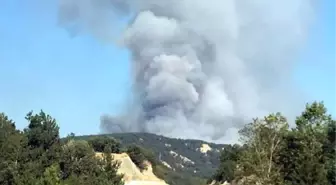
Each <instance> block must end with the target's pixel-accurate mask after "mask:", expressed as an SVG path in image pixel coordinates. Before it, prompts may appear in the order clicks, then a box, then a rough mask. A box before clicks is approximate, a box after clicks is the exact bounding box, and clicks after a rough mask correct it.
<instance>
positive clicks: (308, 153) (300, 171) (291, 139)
mask: <svg viewBox="0 0 336 185" xmlns="http://www.w3.org/2000/svg"><path fill="white" fill-rule="evenodd" d="M295 123H296V127H295V128H294V129H292V131H290V132H288V133H287V135H286V136H285V147H284V148H283V151H282V152H281V154H280V157H279V162H278V163H279V164H282V165H283V168H282V174H283V178H284V179H285V181H286V183H287V184H291V185H303V184H311V185H322V184H328V179H327V175H328V170H329V171H330V173H331V172H332V169H329V168H328V167H330V166H331V168H332V166H334V164H333V165H330V164H329V166H328V162H329V163H331V161H332V160H333V158H334V157H331V156H330V157H329V158H328V155H327V153H328V152H327V151H328V149H327V148H325V146H326V144H328V137H327V136H328V125H330V124H331V125H332V124H334V121H333V120H332V118H331V116H330V115H328V114H327V109H326V108H325V107H324V105H323V103H322V102H313V103H312V104H307V105H306V109H305V110H304V111H303V112H302V114H301V115H300V116H299V117H297V119H296V121H295ZM331 135H332V134H331ZM327 146H328V145H327ZM329 146H330V145H329ZM329 152H332V151H329ZM333 155H334V154H333ZM333 176H334V175H333ZM331 179H333V178H331ZM331 182H332V181H331ZM331 182H329V184H331Z"/></svg>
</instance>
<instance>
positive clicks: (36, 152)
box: [0, 102, 336, 185]
mask: <svg viewBox="0 0 336 185" xmlns="http://www.w3.org/2000/svg"><path fill="white" fill-rule="evenodd" d="M26 120H27V122H28V126H27V127H26V128H25V129H24V130H22V131H21V130H18V129H17V128H16V126H15V122H14V121H12V120H11V119H10V118H8V117H7V116H6V114H4V113H1V114H0V184H1V185H2V184H3V185H36V184H37V185H77V184H78V185H83V184H84V185H85V184H87V185H95V184H97V185H122V184H123V183H124V182H123V180H122V177H123V176H122V175H118V174H117V169H118V167H119V165H120V164H119V163H118V162H116V161H114V160H113V157H112V156H111V155H110V154H111V153H123V152H126V153H128V155H129V156H130V158H131V159H132V161H133V162H134V163H135V164H136V165H137V167H138V168H139V169H140V170H144V169H146V168H147V166H146V165H145V163H144V161H145V160H147V161H149V162H151V163H152V166H153V171H154V174H155V175H157V176H158V177H159V178H162V179H164V180H165V181H166V182H167V183H169V184H170V185H189V184H190V185H204V184H205V183H206V181H205V179H204V178H203V179H202V178H195V177H189V176H186V175H185V176H183V175H181V174H180V173H177V172H174V171H173V170H171V169H168V168H167V167H165V166H164V165H162V163H161V161H158V160H157V157H156V156H155V153H154V152H153V151H151V150H149V149H147V148H144V147H140V146H137V145H127V146H125V145H123V144H121V143H120V142H119V141H118V140H117V139H114V138H111V137H107V136H97V137H94V138H91V139H88V140H82V139H75V136H74V134H70V135H69V136H68V137H66V138H63V139H61V138H60V136H59V127H58V125H57V123H56V120H55V119H54V118H52V117H51V116H50V115H48V114H46V113H45V112H43V111H41V112H39V113H38V114H34V113H33V112H29V113H28V114H27V116H26ZM335 133H336V121H335V120H334V119H333V118H332V117H331V115H329V114H328V113H327V110H326V108H325V106H324V105H323V103H322V102H313V103H312V104H307V106H306V108H305V110H303V112H302V114H301V115H299V116H298V117H297V118H296V120H295V126H294V127H293V128H290V127H289V123H288V121H287V119H286V118H285V117H284V116H283V115H281V113H274V114H270V115H267V116H265V117H264V118H256V119H254V120H252V122H251V123H249V124H246V125H245V127H244V128H242V129H241V130H240V132H239V134H240V139H241V145H238V144H235V145H226V146H225V147H224V148H223V150H222V151H221V155H220V159H219V164H218V169H217V170H216V172H215V173H214V174H209V176H211V178H209V179H208V183H211V182H217V183H222V182H224V181H228V182H231V183H238V184H248V185H249V184H261V185H332V184H335V144H336V143H335ZM95 152H102V153H104V155H103V158H97V157H96V156H95Z"/></svg>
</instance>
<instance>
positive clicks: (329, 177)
mask: <svg viewBox="0 0 336 185" xmlns="http://www.w3.org/2000/svg"><path fill="white" fill-rule="evenodd" d="M335 128H336V122H335V120H334V119H333V118H332V116H331V115H330V114H328V113H327V109H326V108H325V106H324V104H323V102H313V103H311V104H307V105H306V108H305V110H304V111H303V112H302V113H301V115H299V116H298V117H296V119H295V126H294V127H293V128H289V124H288V121H287V119H286V118H285V117H284V116H283V115H281V114H280V113H276V114H270V115H268V116H266V117H264V118H262V119H254V120H253V121H252V122H251V123H250V124H247V125H245V127H244V128H242V129H241V130H240V131H239V134H240V142H241V144H240V145H237V144H236V145H232V146H229V147H226V148H225V149H224V150H223V151H222V153H221V157H220V161H221V163H220V167H219V168H218V170H217V172H216V173H215V174H214V175H213V177H212V178H211V179H210V180H209V182H211V181H212V180H216V181H217V182H224V181H228V182H231V183H232V184H235V183H238V182H239V183H238V184H242V185H243V184H246V185H250V184H260V185H333V184H335V175H336V174H335V167H336V164H335V162H336V161H335V151H336V150H335V144H336V143H335V139H336V136H335V133H336V129H335Z"/></svg>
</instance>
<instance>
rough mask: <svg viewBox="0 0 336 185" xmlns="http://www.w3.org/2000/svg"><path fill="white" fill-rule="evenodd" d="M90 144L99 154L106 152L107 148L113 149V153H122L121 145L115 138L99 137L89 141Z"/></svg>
mask: <svg viewBox="0 0 336 185" xmlns="http://www.w3.org/2000/svg"><path fill="white" fill-rule="evenodd" d="M89 144H90V145H91V146H92V147H93V149H94V150H95V151H97V152H104V149H105V147H106V146H109V147H111V148H110V150H111V152H112V153H120V148H121V146H120V143H119V142H118V141H117V140H115V139H114V138H111V137H107V136H98V137H94V138H93V139H90V140H89Z"/></svg>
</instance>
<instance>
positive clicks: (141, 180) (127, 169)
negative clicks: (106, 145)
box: [96, 153, 168, 185]
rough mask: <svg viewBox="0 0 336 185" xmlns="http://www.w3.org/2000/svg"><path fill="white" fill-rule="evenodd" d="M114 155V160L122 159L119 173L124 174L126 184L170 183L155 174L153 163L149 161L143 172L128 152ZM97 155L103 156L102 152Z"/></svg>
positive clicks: (158, 184)
mask: <svg viewBox="0 0 336 185" xmlns="http://www.w3.org/2000/svg"><path fill="white" fill-rule="evenodd" d="M112 155H113V159H114V160H117V161H120V167H119V169H118V173H119V174H124V178H123V179H124V181H125V185H168V184H167V183H166V182H165V181H164V180H162V179H159V178H158V177H156V176H155V175H154V173H153V169H152V166H151V164H149V163H148V169H147V170H144V171H143V172H141V171H140V170H139V169H138V168H137V166H136V165H135V164H134V163H133V162H132V160H131V158H130V157H129V156H128V155H127V154H126V153H122V154H112ZM96 156H98V157H102V153H96Z"/></svg>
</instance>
